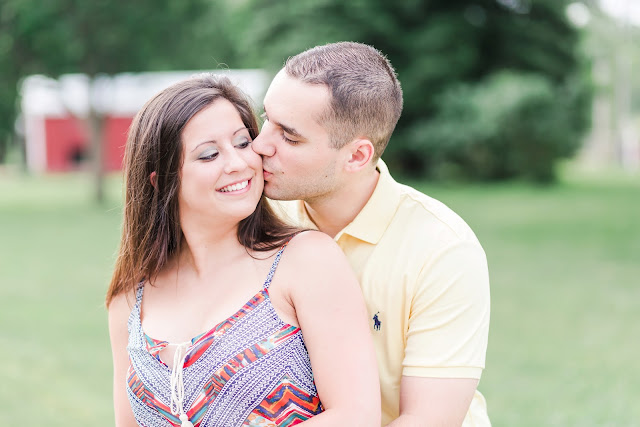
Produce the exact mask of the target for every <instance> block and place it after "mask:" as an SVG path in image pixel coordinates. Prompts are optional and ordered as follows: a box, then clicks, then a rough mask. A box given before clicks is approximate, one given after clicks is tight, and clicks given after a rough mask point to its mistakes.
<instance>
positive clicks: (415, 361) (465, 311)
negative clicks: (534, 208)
mask: <svg viewBox="0 0 640 427" xmlns="http://www.w3.org/2000/svg"><path fill="white" fill-rule="evenodd" d="M489 309H490V302H489V274H488V269H487V261H486V256H485V253H484V251H483V249H482V247H481V246H480V244H479V243H478V242H477V240H476V241H458V242H455V243H452V244H450V245H448V246H447V247H445V248H444V249H443V250H442V251H440V252H439V253H437V254H436V255H435V256H433V257H431V258H429V259H428V260H427V261H426V263H425V264H424V265H423V266H422V269H421V271H420V272H419V273H418V274H417V280H416V283H415V288H414V292H413V298H412V301H411V311H410V314H409V320H408V331H407V339H406V347H405V356H404V360H403V372H402V374H403V375H405V376H415V377H436V378H475V379H479V378H480V376H481V374H482V369H483V368H484V364H485V355H486V351H487V340H488V334H489Z"/></svg>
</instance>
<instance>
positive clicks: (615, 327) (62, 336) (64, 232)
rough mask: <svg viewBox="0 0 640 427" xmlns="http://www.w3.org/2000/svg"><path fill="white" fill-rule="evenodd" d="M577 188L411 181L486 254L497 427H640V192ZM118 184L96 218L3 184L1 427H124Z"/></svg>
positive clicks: (69, 179)
mask: <svg viewBox="0 0 640 427" xmlns="http://www.w3.org/2000/svg"><path fill="white" fill-rule="evenodd" d="M571 176H572V177H573V178H567V179H564V180H563V181H562V182H561V184H559V185H557V186H553V187H548V188H547V187H533V186H528V185H525V184H500V185H493V186H485V185H459V186H435V185H432V184H424V183H417V184H416V183H414V184H416V186H417V187H419V188H420V189H421V190H423V191H424V192H426V193H428V194H430V195H432V196H433V197H436V198H438V199H440V200H442V201H443V202H445V203H446V204H448V205H449V206H450V207H452V208H453V209H454V210H456V211H457V212H458V213H460V215H461V216H462V217H463V218H464V219H465V220H466V221H467V222H468V223H469V224H470V225H471V226H472V228H473V229H474V230H475V231H476V234H477V235H478V237H479V239H480V241H481V242H482V244H483V246H484V248H485V250H486V252H487V256H488V260H489V268H490V275H491V292H492V317H491V332H490V338H489V351H488V355H487V367H486V369H485V372H484V375H483V378H482V380H481V382H480V390H481V391H482V392H483V394H484V395H485V397H486V398H487V402H488V407H489V413H490V417H491V419H492V421H493V424H494V426H632V425H640V404H638V402H639V401H640V387H639V386H638V379H639V378H640V363H638V354H639V353H640V309H639V308H638V303H639V302H640V279H639V277H640V178H639V177H635V178H625V177H614V176H610V175H609V176H606V177H593V176H578V175H576V174H572V175H571ZM119 185H120V184H119V180H118V178H117V177H112V178H111V179H110V181H109V187H108V190H109V191H108V199H107V202H106V204H105V205H104V206H102V207H98V206H96V205H94V204H92V202H91V181H90V179H89V178H88V177H87V176H84V175H79V174H78V175H67V176H47V177H24V176H21V175H17V174H15V173H9V174H7V173H4V174H3V173H2V172H1V171H0V325H1V328H0V348H2V351H1V352H0V377H1V378H2V385H1V386H0V413H1V414H2V415H1V416H0V418H2V423H1V424H2V425H28V426H41V425H47V426H86V425H91V426H98V427H100V426H112V425H113V417H112V413H111V412H112V409H111V354H110V349H109V340H108V331H107V322H106V310H105V309H104V306H103V298H104V293H105V290H106V286H107V283H108V280H109V276H110V273H111V267H112V265H113V261H114V254H115V251H116V248H117V244H118V240H119V229H120V225H119V224H120V214H121V212H120V195H119V191H120V187H119ZM34 405H35V407H36V408H37V409H36V410H33V409H32V408H33V407H34Z"/></svg>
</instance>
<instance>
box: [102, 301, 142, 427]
mask: <svg viewBox="0 0 640 427" xmlns="http://www.w3.org/2000/svg"><path fill="white" fill-rule="evenodd" d="M130 311H131V307H129V304H128V302H127V298H126V295H125V294H120V295H118V296H116V297H115V298H114V299H113V300H112V301H111V304H110V305H109V336H110V338H111V354H112V355H113V407H114V410H115V420H116V424H115V425H116V426H117V427H130V426H131V427H137V425H138V423H137V422H136V420H135V418H134V416H133V412H132V411H131V405H130V404H129V398H128V397H127V389H126V387H127V384H126V381H127V370H128V368H129V355H128V354H127V342H128V340H129V333H128V331H127V320H128V318H129V313H130Z"/></svg>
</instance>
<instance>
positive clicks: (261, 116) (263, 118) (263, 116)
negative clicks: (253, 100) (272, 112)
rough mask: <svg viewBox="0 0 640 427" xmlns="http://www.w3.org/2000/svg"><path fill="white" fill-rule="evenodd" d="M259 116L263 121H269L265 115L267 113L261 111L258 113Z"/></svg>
mask: <svg viewBox="0 0 640 427" xmlns="http://www.w3.org/2000/svg"><path fill="white" fill-rule="evenodd" d="M260 118H261V119H262V120H263V121H265V122H268V121H269V118H268V117H267V113H262V114H260Z"/></svg>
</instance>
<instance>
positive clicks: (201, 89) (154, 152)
mask: <svg viewBox="0 0 640 427" xmlns="http://www.w3.org/2000/svg"><path fill="white" fill-rule="evenodd" d="M218 99H226V100H227V101H229V102H231V103H232V104H233V105H234V106H235V107H236V109H237V110H238V113H240V117H241V118H242V121H243V123H244V125H245V126H246V127H247V129H248V130H249V134H250V135H251V138H252V139H254V138H255V137H256V136H257V135H258V123H257V120H256V117H255V114H254V113H253V110H252V108H251V105H250V103H249V101H248V100H247V97H246V96H245V95H244V94H243V93H242V91H240V90H239V89H238V88H237V87H236V86H235V85H234V84H232V83H231V81H230V80H229V79H228V78H226V77H222V76H216V75H213V74H201V75H198V76H195V77H193V78H190V79H188V80H185V81H182V82H180V83H176V84H174V85H173V86H170V87H169V88H167V89H165V90H163V91H162V92H160V93H159V94H157V95H156V96H154V97H153V98H152V99H151V100H149V101H148V102H147V103H146V104H145V105H144V107H142V109H141V110H140V111H139V112H138V114H137V115H136V116H135V118H134V120H133V122H132V124H131V127H130V129H129V136H128V139H127V145H126V149H125V156H124V174H125V184H124V188H125V204H124V219H123V224H122V238H121V241H120V249H119V251H118V257H117V260H116V265H115V269H114V272H113V276H112V278H111V283H110V284H109V289H108V291H107V296H106V304H107V306H109V304H110V303H111V301H112V300H113V298H114V297H116V296H117V295H120V294H121V293H129V292H131V291H132V290H133V289H135V287H136V285H137V284H138V283H139V282H141V281H142V280H144V279H149V280H153V278H155V277H157V275H158V273H159V272H160V270H161V269H162V268H163V267H164V266H165V265H166V263H167V262H168V261H169V260H170V259H171V258H172V257H173V256H174V255H175V254H177V253H178V251H179V249H180V244H181V241H182V239H183V236H182V230H181V228H180V217H179V213H178V193H179V191H180V168H181V167H182V161H183V159H182V138H181V137H182V131H183V129H184V127H185V126H186V124H187V122H188V121H189V120H190V119H191V118H192V117H193V116H195V115H196V114H197V113H198V112H200V111H201V110H202V109H204V108H205V107H207V106H209V105H211V104H212V103H213V102H215V101H216V100H218ZM153 172H155V185H152V184H151V179H150V177H151V174H152V173H153ZM298 231H299V230H298V229H297V228H294V227H291V226H289V225H287V224H285V223H284V222H283V221H281V220H280V219H279V218H278V217H277V216H276V215H275V214H274V212H273V210H272V209H271V208H270V206H269V204H268V203H267V201H266V199H265V198H264V196H262V197H261V198H260V201H259V202H258V205H257V207H256V210H255V211H254V212H253V213H252V214H251V215H250V216H249V217H247V218H245V219H244V220H242V221H241V222H240V224H239V227H238V241H239V242H240V243H241V244H242V245H243V246H245V247H246V248H247V249H248V250H253V251H270V250H273V249H276V248H278V247H279V246H281V245H283V244H284V243H285V242H286V241H287V240H289V239H290V238H291V237H292V236H293V235H294V234H295V233H296V232H298Z"/></svg>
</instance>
